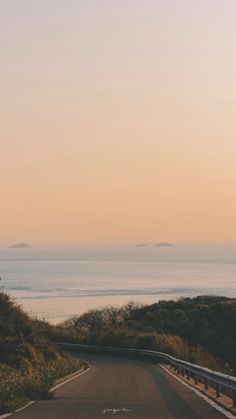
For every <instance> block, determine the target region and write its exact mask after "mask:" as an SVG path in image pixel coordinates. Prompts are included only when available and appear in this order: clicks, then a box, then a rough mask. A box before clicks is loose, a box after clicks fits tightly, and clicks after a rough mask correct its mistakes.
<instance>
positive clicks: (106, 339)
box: [37, 296, 236, 374]
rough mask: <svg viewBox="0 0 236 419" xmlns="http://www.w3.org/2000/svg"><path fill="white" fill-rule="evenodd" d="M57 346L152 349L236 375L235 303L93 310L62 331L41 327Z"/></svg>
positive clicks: (201, 300)
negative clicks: (65, 344)
mask: <svg viewBox="0 0 236 419" xmlns="http://www.w3.org/2000/svg"><path fill="white" fill-rule="evenodd" d="M37 327H38V329H40V330H41V333H42V334H43V335H44V336H47V338H49V339H53V340H54V341H65V342H75V343H76V342H77V343H84V344H91V345H103V346H106V345H107V346H122V347H133V348H143V349H153V350H157V351H161V352H167V353H169V354H171V355H173V356H175V357H178V358H181V359H185V360H187V361H190V362H193V363H197V364H199V365H202V366H206V367H208V368H211V369H214V370H218V371H222V372H225V373H228V374H235V373H236V358H235V353H236V299H230V298H226V297H217V296H199V297H196V298H181V299H179V300H177V301H173V300H171V301H160V302H158V303H156V304H152V305H137V304H135V303H132V302H131V303H129V304H127V305H126V306H124V307H121V308H117V307H104V308H101V309H95V310H89V311H88V312H87V313H85V314H83V315H81V316H76V317H73V318H71V319H69V320H67V321H65V322H64V323H62V324H60V325H58V326H52V325H49V324H48V323H46V322H40V321H38V322H37Z"/></svg>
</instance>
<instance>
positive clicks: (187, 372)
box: [186, 370, 190, 380]
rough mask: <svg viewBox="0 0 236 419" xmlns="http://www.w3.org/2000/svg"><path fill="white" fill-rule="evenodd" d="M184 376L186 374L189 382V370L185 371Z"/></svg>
mask: <svg viewBox="0 0 236 419" xmlns="http://www.w3.org/2000/svg"><path fill="white" fill-rule="evenodd" d="M186 374H187V380H190V371H189V370H187V371H186Z"/></svg>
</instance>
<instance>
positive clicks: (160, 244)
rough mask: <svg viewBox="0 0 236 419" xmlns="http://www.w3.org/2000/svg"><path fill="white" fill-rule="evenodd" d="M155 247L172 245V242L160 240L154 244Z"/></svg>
mask: <svg viewBox="0 0 236 419" xmlns="http://www.w3.org/2000/svg"><path fill="white" fill-rule="evenodd" d="M155 247H174V245H173V244H172V243H167V242H161V243H157V244H155Z"/></svg>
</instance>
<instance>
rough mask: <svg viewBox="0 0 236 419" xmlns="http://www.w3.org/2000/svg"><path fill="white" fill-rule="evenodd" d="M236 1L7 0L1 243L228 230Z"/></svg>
mask: <svg viewBox="0 0 236 419" xmlns="http://www.w3.org/2000/svg"><path fill="white" fill-rule="evenodd" d="M235 21H236V3H235V2H233V1H231V0H226V1H225V0H204V1H203V0H200V1H198V2H196V1H195V0H179V1H178V2H176V1H174V0H167V1H166V0H165V1H164V0H146V1H145V2H144V1H143V0H135V1H134V0H131V1H129V2H127V1H125V0H120V1H119V2H118V1H116V2H114V1H111V2H107V1H105V0H88V1H86V2H81V1H76V0H69V1H65V0H57V1H56V0H51V1H50V2H46V1H41V2H32V1H31V0H24V1H22V0H19V1H17V2H16V1H14V0H3V1H1V4H0V50H1V58H2V63H1V67H0V89H1V96H0V113H1V128H0V138H1V140H0V141H1V164H0V190H1V217H0V231H1V237H0V243H1V244H2V246H8V245H11V244H14V243H16V242H22V241H25V242H28V243H30V244H32V245H33V246H35V245H37V243H38V244H41V245H42V243H44V245H59V246H64V245H66V246H73V245H80V244H83V245H96V244H99V243H100V244H101V245H103V244H105V243H117V244H119V243H124V244H131V243H133V244H134V245H135V244H138V243H140V242H150V241H151V242H159V241H167V242H171V243H189V244H197V243H202V244H207V243H226V244H227V243H232V244H233V243H235V241H236V223H235V213H236V170H235V155H236V141H235V138H236V126H235V111H236V101H235V97H236V78H235V74H236V52H235V44H236V30H235Z"/></svg>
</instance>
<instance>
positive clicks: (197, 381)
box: [194, 374, 199, 385]
mask: <svg viewBox="0 0 236 419" xmlns="http://www.w3.org/2000/svg"><path fill="white" fill-rule="evenodd" d="M194 382H195V384H196V385H198V383H199V376H198V374H194Z"/></svg>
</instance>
